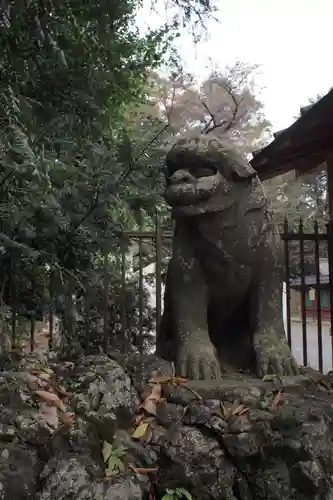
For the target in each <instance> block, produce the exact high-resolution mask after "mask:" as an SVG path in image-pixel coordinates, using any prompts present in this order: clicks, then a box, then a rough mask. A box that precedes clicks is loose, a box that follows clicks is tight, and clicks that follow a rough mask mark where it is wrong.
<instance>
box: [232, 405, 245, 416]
mask: <svg viewBox="0 0 333 500" xmlns="http://www.w3.org/2000/svg"><path fill="white" fill-rule="evenodd" d="M247 411H249V408H247V407H246V406H245V405H238V406H237V407H236V408H233V409H232V412H231V415H232V416H236V415H243V414H244V413H246V412H247Z"/></svg>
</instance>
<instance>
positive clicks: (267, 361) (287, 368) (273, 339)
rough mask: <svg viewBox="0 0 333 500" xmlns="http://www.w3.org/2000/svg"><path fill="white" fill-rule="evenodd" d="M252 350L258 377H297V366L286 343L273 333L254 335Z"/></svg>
mask: <svg viewBox="0 0 333 500" xmlns="http://www.w3.org/2000/svg"><path fill="white" fill-rule="evenodd" d="M254 349H255V353H256V358H257V371H258V375H259V376H261V377H263V376H265V375H279V376H283V375H287V376H292V375H298V374H299V369H298V365H297V363H296V361H295V359H294V357H293V355H292V354H291V350H290V348H289V345H288V344H287V342H286V341H284V340H283V339H281V338H280V337H279V336H278V335H277V334H276V333H275V332H273V331H272V332H270V331H269V332H264V333H260V334H257V335H255V338H254Z"/></svg>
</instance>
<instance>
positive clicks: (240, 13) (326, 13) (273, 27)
mask: <svg viewBox="0 0 333 500" xmlns="http://www.w3.org/2000/svg"><path fill="white" fill-rule="evenodd" d="M148 1H149V0H148ZM216 5H217V6H218V7H219V14H218V16H219V19H220V22H219V23H216V22H213V21H212V22H210V23H209V25H208V28H209V40H207V41H201V42H199V44H198V45H197V46H196V48H194V46H193V44H192V42H191V39H190V37H189V36H186V35H184V36H182V37H181V39H180V41H179V46H180V48H181V50H180V52H181V54H182V56H183V59H184V62H185V66H186V69H187V70H188V71H189V72H191V73H194V74H196V75H197V76H198V77H199V78H203V77H204V76H205V74H206V73H207V69H206V68H207V66H208V65H209V58H211V59H212V60H213V62H214V64H215V65H216V66H217V67H219V68H223V66H225V65H227V64H232V63H234V62H235V60H237V59H239V60H241V61H244V62H247V63H253V64H260V65H261V75H260V76H259V78H258V80H257V81H258V84H260V85H262V86H264V87H265V88H264V90H263V91H262V93H261V100H262V101H263V102H264V105H265V114H266V117H267V119H268V120H270V121H271V122H272V125H273V131H277V130H280V129H282V128H285V127H288V126H289V125H291V123H293V121H294V118H295V116H297V115H298V114H299V108H300V107H301V106H304V105H306V104H308V99H309V98H311V97H314V96H316V95H317V94H323V93H326V92H327V91H328V90H329V89H330V87H333V64H332V62H331V56H330V49H331V47H332V25H333V1H332V0H279V1H272V0H251V1H249V0H216ZM160 15H161V16H165V12H163V11H161V12H160ZM144 19H145V21H148V22H149V25H150V26H152V25H153V23H154V16H152V14H151V13H150V14H149V16H148V15H147V12H146V13H145V15H144ZM156 19H157V17H156V18H155V22H156Z"/></svg>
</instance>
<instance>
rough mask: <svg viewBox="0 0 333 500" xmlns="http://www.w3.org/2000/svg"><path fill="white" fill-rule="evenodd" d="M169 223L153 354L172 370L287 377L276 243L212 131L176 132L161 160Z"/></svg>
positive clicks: (257, 191)
mask: <svg viewBox="0 0 333 500" xmlns="http://www.w3.org/2000/svg"><path fill="white" fill-rule="evenodd" d="M166 182H167V185H166V190H165V199H166V201H167V203H168V204H169V205H171V207H172V215H173V218H174V219H175V221H176V225H175V232H174V236H173V253H172V258H171V260H170V263H169V267H168V272H167V280H166V289H165V297H164V312H163V317H162V321H161V325H160V328H159V331H158V332H157V354H158V355H159V356H161V357H162V358H164V359H167V360H169V361H173V362H175V364H176V372H177V375H182V376H187V377H189V378H192V379H215V378H218V377H219V376H220V373H221V370H222V371H223V370H224V369H227V370H229V369H233V370H250V371H252V373H257V374H258V375H260V376H263V375H265V374H268V373H272V374H279V375H294V374H297V373H298V367H297V364H296V362H295V360H294V358H293V357H292V355H291V352H290V349H289V346H288V344H287V342H286V338H285V332H284V325H283V317H282V271H283V268H282V258H281V257H282V255H281V254H282V252H281V250H282V249H281V241H280V237H279V235H278V233H277V230H276V228H275V226H274V223H273V220H272V217H271V214H270V212H269V210H268V206H267V199H266V198H265V196H264V192H263V189H262V186H261V183H260V181H259V179H258V177H257V175H256V172H255V171H254V170H253V169H252V167H251V166H250V164H249V163H248V162H247V161H245V160H244V159H243V158H241V157H240V156H239V155H237V153H236V152H235V151H234V150H233V149H232V147H230V146H228V145H226V144H224V143H223V142H222V141H221V140H219V139H217V138H215V137H209V136H206V135H200V136H197V137H195V138H186V139H181V140H179V141H178V143H176V144H175V145H174V146H173V148H172V149H171V150H170V152H169V153H168V155H167V158H166Z"/></svg>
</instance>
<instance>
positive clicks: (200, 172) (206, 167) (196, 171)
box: [189, 162, 216, 178]
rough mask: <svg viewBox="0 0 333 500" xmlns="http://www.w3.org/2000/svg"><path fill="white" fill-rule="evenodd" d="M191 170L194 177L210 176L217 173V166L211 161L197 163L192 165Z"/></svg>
mask: <svg viewBox="0 0 333 500" xmlns="http://www.w3.org/2000/svg"><path fill="white" fill-rule="evenodd" d="M189 170H190V172H191V174H192V175H193V176H194V177H197V178H200V177H209V176H210V175H215V174H216V168H215V167H214V165H212V164H210V163H208V162H207V163H201V162H200V163H196V164H194V165H191V167H190V169H189Z"/></svg>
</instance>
